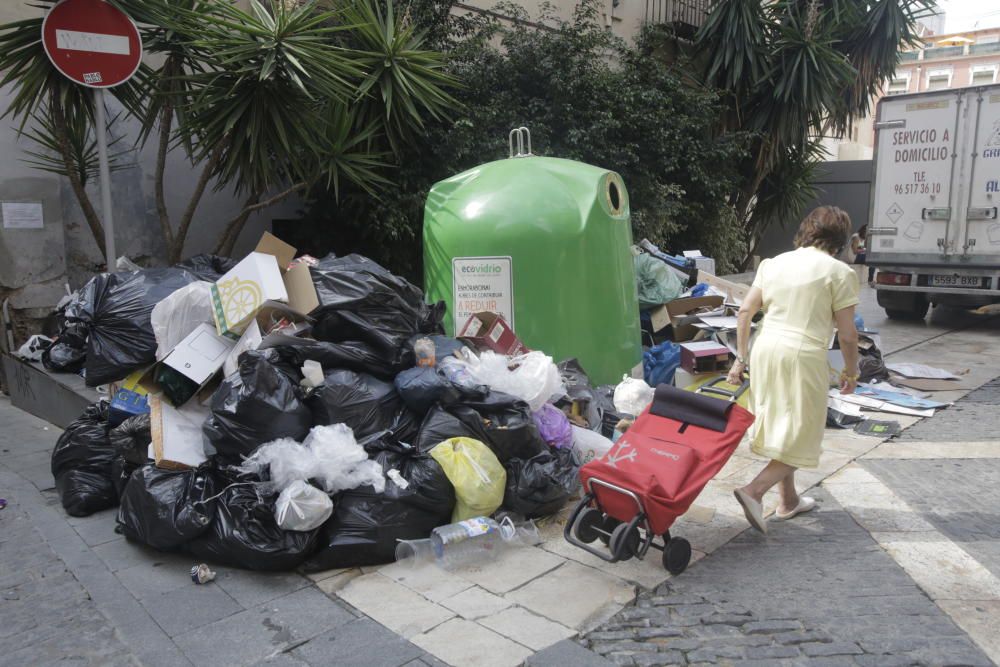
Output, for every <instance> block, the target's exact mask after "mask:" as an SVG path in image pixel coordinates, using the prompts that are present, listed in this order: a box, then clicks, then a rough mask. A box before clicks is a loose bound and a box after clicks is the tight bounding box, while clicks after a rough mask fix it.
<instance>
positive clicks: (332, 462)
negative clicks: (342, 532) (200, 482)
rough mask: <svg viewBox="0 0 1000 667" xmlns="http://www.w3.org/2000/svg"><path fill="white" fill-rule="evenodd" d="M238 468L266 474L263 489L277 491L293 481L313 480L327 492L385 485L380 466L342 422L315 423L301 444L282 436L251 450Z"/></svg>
mask: <svg viewBox="0 0 1000 667" xmlns="http://www.w3.org/2000/svg"><path fill="white" fill-rule="evenodd" d="M238 470H239V471H240V472H241V473H244V474H251V475H257V476H260V477H261V478H263V477H264V473H265V472H266V473H267V479H268V480H269V481H268V482H267V483H265V484H263V485H262V487H263V490H264V491H265V492H268V493H277V492H280V491H283V490H284V489H286V488H288V487H289V486H290V485H291V484H292V483H294V482H296V481H307V480H310V479H314V480H316V481H317V482H318V483H319V484H321V485H322V486H323V488H324V489H325V490H326V492H327V493H337V492H339V491H344V490H347V489H353V488H355V487H358V486H363V485H370V486H373V487H374V488H375V489H376V490H377V491H381V490H382V489H383V488H385V478H384V476H383V474H382V468H381V466H379V465H378V463H376V462H375V461H371V460H369V459H368V454H367V452H366V451H365V450H364V448H363V447H361V446H360V445H359V444H358V443H357V441H356V440H355V439H354V435H353V434H352V433H351V429H349V428H348V427H347V426H345V425H344V424H336V425H334V426H316V427H315V428H313V429H312V430H311V431H310V432H309V435H308V436H307V437H306V439H305V442H304V443H302V444H301V445H300V444H299V443H297V442H295V441H294V440H292V439H290V438H282V439H280V440H275V441H274V442H269V443H267V444H266V445H262V446H260V447H258V448H257V449H256V450H254V452H253V454H251V455H250V456H249V457H248V458H247V459H246V460H245V461H244V462H243V463H242V465H240V466H239V468H238Z"/></svg>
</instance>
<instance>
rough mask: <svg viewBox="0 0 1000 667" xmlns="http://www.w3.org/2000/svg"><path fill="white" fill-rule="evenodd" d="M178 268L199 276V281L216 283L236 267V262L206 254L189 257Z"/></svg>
mask: <svg viewBox="0 0 1000 667" xmlns="http://www.w3.org/2000/svg"><path fill="white" fill-rule="evenodd" d="M176 266H177V268H180V269H184V270H186V271H189V272H190V273H193V274H194V275H196V276H198V280H204V281H206V282H210V283H214V282H216V281H217V280H218V279H219V278H221V277H222V276H223V275H225V274H226V273H228V272H229V270H230V269H232V268H233V267H234V266H236V260H235V259H231V258H229V257H220V256H219V255H209V254H207V253H204V254H201V255H195V256H194V257H189V258H188V259H185V260H184V261H183V262H181V263H180V264H177V265H176Z"/></svg>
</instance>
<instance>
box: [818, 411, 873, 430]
mask: <svg viewBox="0 0 1000 667" xmlns="http://www.w3.org/2000/svg"><path fill="white" fill-rule="evenodd" d="M864 420H865V418H864V417H858V416H857V415H849V414H847V413H844V412H841V411H840V410H837V409H836V408H831V407H827V409H826V425H827V426H829V427H830V428H852V427H853V426H854V425H855V424H858V423H860V422H863V421H864Z"/></svg>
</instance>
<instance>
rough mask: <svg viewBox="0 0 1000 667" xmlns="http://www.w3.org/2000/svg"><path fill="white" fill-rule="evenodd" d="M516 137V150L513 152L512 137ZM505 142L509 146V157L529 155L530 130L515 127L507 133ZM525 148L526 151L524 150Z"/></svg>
mask: <svg viewBox="0 0 1000 667" xmlns="http://www.w3.org/2000/svg"><path fill="white" fill-rule="evenodd" d="M515 136H516V137H517V152H516V153H515V152H514V137H515ZM507 144H508V146H509V147H510V157H512V158H515V157H531V131H530V130H528V128H526V127H517V128H514V129H513V130H511V131H510V134H509V135H507ZM525 148H527V152H525Z"/></svg>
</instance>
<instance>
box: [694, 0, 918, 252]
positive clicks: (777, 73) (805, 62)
mask: <svg viewBox="0 0 1000 667" xmlns="http://www.w3.org/2000/svg"><path fill="white" fill-rule="evenodd" d="M933 11H934V0H878V1H877V2H868V1H867V0H807V1H804V2H803V1H801V0H776V1H775V2H764V1H763V0H716V2H715V3H714V4H713V5H712V9H711V12H710V13H709V15H708V17H707V19H706V21H705V23H704V24H703V25H702V27H701V30H700V31H699V33H698V35H697V47H698V48H697V55H696V57H695V58H693V59H691V60H690V61H689V64H691V65H692V66H693V67H692V70H693V71H694V72H695V73H696V74H697V73H698V72H699V71H700V73H701V80H702V82H703V83H704V84H705V85H708V86H710V87H713V88H716V89H719V90H721V91H724V93H725V97H724V99H725V101H726V106H727V108H726V112H725V113H723V114H722V115H721V116H720V129H721V130H722V131H723V132H727V133H728V132H743V133H746V134H749V135H750V136H752V137H753V139H752V142H751V145H750V151H749V154H748V156H747V159H745V160H744V161H743V162H742V163H741V164H740V165H739V171H740V179H739V187H738V188H737V189H735V190H734V191H733V192H732V193H731V195H730V201H732V203H733V205H734V208H735V211H736V215H737V217H738V220H739V223H740V228H741V233H742V237H743V238H742V243H743V245H744V252H743V259H742V262H741V263H742V264H743V265H744V266H745V265H747V264H748V263H749V262H750V259H751V258H752V255H753V252H754V249H755V247H756V244H757V242H758V241H759V240H760V237H761V235H762V234H763V232H764V231H765V230H766V229H767V227H768V226H770V225H771V224H775V223H778V224H783V223H784V222H786V221H788V220H790V219H792V217H793V216H795V215H797V214H799V213H800V212H801V210H802V207H803V206H804V205H805V204H806V203H807V202H808V201H809V200H810V199H811V198H812V195H813V191H812V189H811V186H810V180H811V177H812V174H813V169H814V167H815V166H816V165H817V164H818V163H819V161H820V160H821V159H822V157H823V150H822V148H821V146H820V140H821V137H822V136H824V135H838V136H842V135H844V134H846V133H847V132H848V131H849V130H850V128H851V126H852V123H853V121H854V119H856V118H859V117H862V116H865V115H867V114H868V113H869V112H870V110H871V104H872V100H873V99H874V98H875V96H876V95H877V94H878V92H879V90H880V89H881V87H882V85H883V84H884V82H885V81H886V80H888V79H890V78H891V77H892V75H893V73H894V71H895V67H896V64H897V62H898V58H899V52H900V50H901V49H902V48H904V47H906V46H908V45H913V44H916V43H917V41H918V39H917V25H916V24H917V20H918V19H919V18H921V17H923V16H927V15H929V14H930V13H932V12H933Z"/></svg>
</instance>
